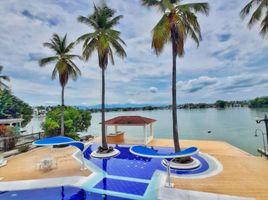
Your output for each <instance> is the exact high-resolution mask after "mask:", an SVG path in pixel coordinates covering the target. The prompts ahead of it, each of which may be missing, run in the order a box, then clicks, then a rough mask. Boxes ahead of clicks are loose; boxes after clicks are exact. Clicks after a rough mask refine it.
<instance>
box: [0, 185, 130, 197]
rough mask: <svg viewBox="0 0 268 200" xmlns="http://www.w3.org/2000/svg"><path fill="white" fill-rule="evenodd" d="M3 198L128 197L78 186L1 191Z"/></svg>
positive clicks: (0, 195)
mask: <svg viewBox="0 0 268 200" xmlns="http://www.w3.org/2000/svg"><path fill="white" fill-rule="evenodd" d="M0 199H1V200H103V199H107V200H126V198H121V197H115V196H111V195H102V194H98V193H93V192H88V191H86V190H83V189H81V188H77V187H70V186H64V187H54V188H43V189H33V190H20V191H10V192H8V191H6V192H5V191H2V192H1V191H0Z"/></svg>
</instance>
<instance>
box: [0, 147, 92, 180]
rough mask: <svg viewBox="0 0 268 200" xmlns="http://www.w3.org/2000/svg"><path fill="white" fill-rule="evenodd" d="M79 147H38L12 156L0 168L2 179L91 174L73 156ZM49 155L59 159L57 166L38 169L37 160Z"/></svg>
mask: <svg viewBox="0 0 268 200" xmlns="http://www.w3.org/2000/svg"><path fill="white" fill-rule="evenodd" d="M76 151H77V149H76V148H74V147H66V148H64V149H53V150H52V151H51V150H50V149H49V148H37V149H33V150H31V151H29V152H26V153H23V154H19V155H17V156H13V157H10V158H9V159H8V163H7V165H6V166H4V167H1V168H0V181H1V178H3V179H2V181H16V180H31V179H42V178H56V177H64V176H89V175H90V172H89V171H88V170H85V171H81V170H80V164H79V163H78V162H77V161H76V160H75V159H74V158H73V157H72V154H73V153H74V152H76ZM47 156H53V157H54V158H55V159H57V167H56V168H54V169H52V170H50V171H47V172H43V171H40V170H38V168H37V162H38V161H39V160H41V159H43V158H45V157H47Z"/></svg>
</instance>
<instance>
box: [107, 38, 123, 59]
mask: <svg viewBox="0 0 268 200" xmlns="http://www.w3.org/2000/svg"><path fill="white" fill-rule="evenodd" d="M110 42H111V44H112V46H113V48H114V50H115V53H116V54H117V55H118V56H119V57H121V58H125V57H126V56H127V54H126V52H125V50H124V48H123V47H122V45H121V44H120V43H119V42H118V41H117V40H111V41H110Z"/></svg>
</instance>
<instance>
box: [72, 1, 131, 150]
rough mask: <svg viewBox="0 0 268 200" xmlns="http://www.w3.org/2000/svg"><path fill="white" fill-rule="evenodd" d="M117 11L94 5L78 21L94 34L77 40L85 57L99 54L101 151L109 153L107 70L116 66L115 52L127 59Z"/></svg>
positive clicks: (86, 58) (104, 5)
mask: <svg viewBox="0 0 268 200" xmlns="http://www.w3.org/2000/svg"><path fill="white" fill-rule="evenodd" d="M115 12H116V11H115V10H113V9H111V8H109V7H108V6H107V5H106V4H104V3H103V4H101V5H100V6H95V5H94V12H93V13H92V14H89V15H88V16H86V17H85V16H79V17H78V21H79V22H81V23H83V24H85V25H88V26H89V27H91V28H92V29H93V32H89V33H86V34H84V35H82V36H81V37H79V38H78V39H77V41H78V42H83V57H84V59H85V60H86V61H87V60H88V59H89V58H90V56H91V55H92V53H93V52H94V51H96V52H97V54H98V60H99V67H100V68H101V72H102V100H101V113H102V114H101V122H102V123H101V132H102V148H100V150H103V151H107V150H108V145H107V141H106V135H105V124H104V122H105V70H106V68H107V66H108V62H109V60H110V62H111V63H112V64H114V56H113V55H114V52H115V54H116V55H117V56H119V57H120V58H124V57H126V52H125V50H124V48H123V45H125V42H124V41H123V40H122V39H121V38H120V34H121V33H120V31H118V30H115V29H114V27H115V26H116V25H117V24H118V23H119V20H120V19H121V18H122V17H123V16H122V15H119V16H114V15H115Z"/></svg>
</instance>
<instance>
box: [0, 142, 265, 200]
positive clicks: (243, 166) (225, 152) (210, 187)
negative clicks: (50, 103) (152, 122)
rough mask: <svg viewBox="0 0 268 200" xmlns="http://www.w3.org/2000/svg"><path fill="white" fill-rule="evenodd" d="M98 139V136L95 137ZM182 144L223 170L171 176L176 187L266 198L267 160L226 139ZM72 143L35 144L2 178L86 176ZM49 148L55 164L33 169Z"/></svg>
mask: <svg viewBox="0 0 268 200" xmlns="http://www.w3.org/2000/svg"><path fill="white" fill-rule="evenodd" d="M95 142H99V139H97V140H95ZM149 146H160V147H161V146H162V147H172V146H173V142H172V140H166V139H155V140H153V141H152V142H151V143H150V144H149ZM181 146H182V147H183V148H185V147H189V146H197V147H199V148H200V151H201V152H203V153H208V154H210V155H212V156H214V157H215V158H217V159H218V160H219V161H220V162H221V163H222V165H223V171H222V172H221V173H220V174H218V175H216V176H213V177H209V178H204V179H184V178H173V182H174V183H175V187H176V188H179V189H187V190H195V191H204V192H212V193H219V194H228V195H236V196H243V197H255V198H256V199H257V200H262V199H263V200H265V199H268V160H267V159H265V158H261V157H255V156H252V155H250V154H248V153H246V152H244V151H242V150H240V149H238V148H236V147H234V146H232V145H230V144H228V143H225V142H221V141H200V140H199V141H197V140H182V141H181ZM75 151H76V149H75V148H73V147H68V148H65V149H64V150H62V149H57V150H52V151H50V149H48V148H37V149H34V150H32V151H30V152H27V153H24V154H21V155H18V156H14V157H11V158H9V159H8V164H7V166H5V167H2V168H0V177H4V179H3V180H2V181H14V180H29V179H41V178H52V177H64V176H88V175H90V172H89V171H81V170H79V169H80V164H79V163H78V162H77V161H76V160H75V159H74V158H73V157H72V156H71V155H72V154H73V153H74V152H75ZM51 152H52V154H53V156H54V157H56V158H57V160H58V167H57V168H56V169H53V170H51V171H49V172H40V171H39V170H37V169H36V162H37V160H38V159H41V158H43V157H45V156H46V155H48V154H50V153H51Z"/></svg>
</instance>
